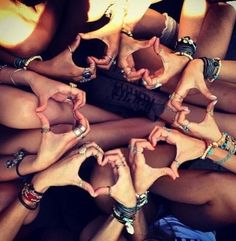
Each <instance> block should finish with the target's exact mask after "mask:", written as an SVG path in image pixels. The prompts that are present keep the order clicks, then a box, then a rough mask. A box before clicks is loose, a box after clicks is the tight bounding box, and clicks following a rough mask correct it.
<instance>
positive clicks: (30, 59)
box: [24, 55, 43, 70]
mask: <svg viewBox="0 0 236 241" xmlns="http://www.w3.org/2000/svg"><path fill="white" fill-rule="evenodd" d="M34 60H39V61H43V58H42V57H41V56H40V55H36V56H32V57H30V58H28V59H27V61H26V62H25V66H24V69H25V70H26V69H27V68H28V66H29V64H30V63H31V62H32V61H34Z"/></svg>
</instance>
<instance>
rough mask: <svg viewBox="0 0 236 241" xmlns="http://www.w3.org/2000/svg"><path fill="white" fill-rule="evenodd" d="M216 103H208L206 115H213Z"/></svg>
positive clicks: (215, 101)
mask: <svg viewBox="0 0 236 241" xmlns="http://www.w3.org/2000/svg"><path fill="white" fill-rule="evenodd" d="M217 101H218V100H214V101H212V102H210V104H209V105H208V106H207V113H210V114H211V115H213V113H214V109H215V105H216V103H217Z"/></svg>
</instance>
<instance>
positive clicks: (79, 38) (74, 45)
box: [70, 35, 81, 53]
mask: <svg viewBox="0 0 236 241" xmlns="http://www.w3.org/2000/svg"><path fill="white" fill-rule="evenodd" d="M80 40H81V37H80V36H79V35H77V36H76V38H75V40H74V41H73V42H72V43H71V44H70V48H71V51H72V53H73V52H75V50H76V49H77V48H78V47H79V45H80Z"/></svg>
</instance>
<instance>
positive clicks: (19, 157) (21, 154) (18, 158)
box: [5, 149, 26, 177]
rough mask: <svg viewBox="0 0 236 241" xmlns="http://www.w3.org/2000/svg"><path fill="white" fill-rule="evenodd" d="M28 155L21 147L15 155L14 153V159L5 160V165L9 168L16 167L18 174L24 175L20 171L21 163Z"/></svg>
mask: <svg viewBox="0 0 236 241" xmlns="http://www.w3.org/2000/svg"><path fill="white" fill-rule="evenodd" d="M25 156H26V152H25V151H24V150H23V149H21V150H20V151H18V152H16V153H15V154H14V155H13V159H10V160H7V161H6V162H5V165H6V167H7V168H12V167H14V166H15V167H16V174H17V175H18V176H19V177H24V176H23V175H21V174H20V172H19V165H20V163H21V162H22V160H23V159H24V157H25Z"/></svg>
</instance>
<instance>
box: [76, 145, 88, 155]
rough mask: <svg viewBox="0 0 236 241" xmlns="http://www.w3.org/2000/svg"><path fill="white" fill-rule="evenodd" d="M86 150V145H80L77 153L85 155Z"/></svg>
mask: <svg viewBox="0 0 236 241" xmlns="http://www.w3.org/2000/svg"><path fill="white" fill-rule="evenodd" d="M86 151H87V147H86V146H82V147H80V148H79V149H78V153H79V154H81V155H85V153H86Z"/></svg>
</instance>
